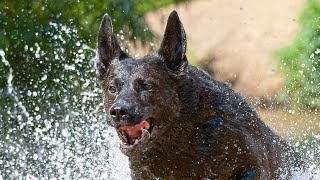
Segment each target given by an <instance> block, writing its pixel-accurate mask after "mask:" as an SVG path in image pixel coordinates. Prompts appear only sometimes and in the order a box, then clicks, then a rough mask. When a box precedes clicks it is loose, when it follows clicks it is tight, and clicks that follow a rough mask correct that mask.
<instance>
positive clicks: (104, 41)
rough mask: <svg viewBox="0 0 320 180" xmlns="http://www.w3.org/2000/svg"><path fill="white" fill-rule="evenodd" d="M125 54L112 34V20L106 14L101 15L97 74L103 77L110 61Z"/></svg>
mask: <svg viewBox="0 0 320 180" xmlns="http://www.w3.org/2000/svg"><path fill="white" fill-rule="evenodd" d="M123 55H125V54H124V53H123V51H122V50H121V48H120V46H119V44H118V42H117V39H116V37H115V36H114V34H113V27H112V22H111V19H110V17H109V15H108V14H105V15H104V16H103V20H102V22H101V25H100V29H99V34H98V58H99V59H98V62H97V69H98V76H99V78H100V79H103V76H104V74H105V72H106V71H107V68H108V66H109V64H110V62H111V61H112V60H113V59H115V58H120V56H123Z"/></svg>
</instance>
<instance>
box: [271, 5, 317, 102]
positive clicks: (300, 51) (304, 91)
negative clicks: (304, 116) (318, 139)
mask: <svg viewBox="0 0 320 180" xmlns="http://www.w3.org/2000/svg"><path fill="white" fill-rule="evenodd" d="M299 24H300V31H299V33H298V34H297V36H296V37H295V39H294V41H293V43H292V44H291V45H290V46H289V47H286V48H284V49H281V50H279V51H278V52H277V54H276V55H277V57H278V58H279V60H280V68H281V70H282V72H283V74H284V75H285V81H284V85H285V87H284V89H283V91H282V93H281V95H280V96H279V97H280V98H279V99H280V100H281V101H288V100H289V101H290V102H291V103H292V104H294V105H295V106H296V107H307V108H320V1H318V0H308V1H307V2H306V7H305V9H304V10H303V11H302V14H301V16H300V18H299Z"/></svg>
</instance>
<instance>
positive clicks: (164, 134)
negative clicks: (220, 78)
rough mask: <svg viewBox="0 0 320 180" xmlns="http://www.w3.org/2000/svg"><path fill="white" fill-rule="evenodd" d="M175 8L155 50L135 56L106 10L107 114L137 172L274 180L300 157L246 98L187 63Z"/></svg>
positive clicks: (142, 175)
mask: <svg viewBox="0 0 320 180" xmlns="http://www.w3.org/2000/svg"><path fill="white" fill-rule="evenodd" d="M185 53H186V35H185V32H184V29H183V26H182V24H181V22H180V20H179V18H178V15H177V13H176V12H172V13H171V15H170V16H169V19H168V24H167V28H166V32H165V35H164V39H163V42H162V45H161V48H160V50H159V52H158V53H157V54H153V55H148V56H146V57H144V58H142V59H139V60H136V59H133V58H130V57H129V56H128V55H126V54H125V53H124V52H123V51H122V50H121V49H120V47H119V45H118V44H117V41H116V39H115V37H114V35H113V33H112V24H111V20H110V18H109V17H108V16H105V17H104V20H103V21H102V23H101V27H100V31H99V37H98V54H99V61H98V63H97V68H98V73H99V78H100V80H101V84H102V87H103V91H104V103H105V108H106V112H107V114H106V115H107V120H108V123H109V124H110V125H111V126H114V127H115V128H116V130H117V132H118V134H119V137H120V139H121V141H122V143H121V146H120V149H121V150H122V152H123V153H124V154H126V155H127V156H128V157H129V161H130V168H131V170H132V177H133V178H134V179H154V178H157V177H158V178H168V179H188V178H191V179H205V178H209V179H248V180H249V179H279V178H280V175H281V174H284V173H286V172H285V171H286V170H288V173H287V174H288V175H290V172H289V170H290V167H293V165H294V164H296V165H298V162H299V161H298V159H297V158H296V155H295V154H294V152H293V151H292V150H291V149H290V147H289V146H288V145H287V143H286V142H285V141H283V140H282V139H281V138H280V137H278V136H276V135H275V134H274V133H273V132H272V131H271V130H270V129H269V128H268V127H267V126H266V125H265V124H264V123H263V122H262V121H261V120H260V119H259V118H258V116H257V114H256V112H255V111H254V110H253V109H252V108H251V107H250V106H249V105H248V104H247V102H246V101H245V100H244V99H243V98H242V97H241V96H240V95H238V94H237V93H235V92H233V90H231V89H229V88H228V87H227V86H225V85H223V84H222V83H219V82H217V81H214V80H213V79H212V78H211V77H210V76H209V75H208V74H206V73H205V72H203V71H201V70H199V69H197V68H195V67H193V66H191V65H189V64H188V62H187V57H186V56H185Z"/></svg>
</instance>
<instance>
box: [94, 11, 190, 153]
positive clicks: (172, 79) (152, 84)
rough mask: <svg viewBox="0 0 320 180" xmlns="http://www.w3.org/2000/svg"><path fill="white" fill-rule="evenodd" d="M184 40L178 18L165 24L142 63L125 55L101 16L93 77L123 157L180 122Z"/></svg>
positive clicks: (172, 17)
mask: <svg viewBox="0 0 320 180" xmlns="http://www.w3.org/2000/svg"><path fill="white" fill-rule="evenodd" d="M185 53H186V35H185V31H184V29H183V26H182V24H181V22H180V19H179V17H178V14H177V13H176V12H175V11H173V12H172V13H171V14H170V16H169V18H168V22H167V27H166V30H165V34H164V38H163V41H162V44H161V47H160V49H159V51H158V53H156V54H152V55H147V56H145V57H143V58H141V59H134V58H131V57H130V56H129V55H127V54H125V53H124V52H123V51H122V50H121V48H120V46H119V44H118V43H117V40H116V38H115V36H114V34H113V28H112V23H111V19H110V17H109V16H108V15H107V14H106V15H105V16H104V17H103V20H102V22H101V26H100V30H99V34H98V58H99V59H98V61H97V72H98V77H99V79H100V81H101V84H102V88H103V93H104V106H105V111H106V117H107V121H108V124H109V125H111V126H113V127H115V128H116V130H117V132H118V135H119V137H120V139H121V142H122V143H121V149H122V151H123V152H124V153H125V154H129V153H130V152H133V151H144V150H146V149H148V148H149V147H150V146H152V145H155V144H157V143H158V144H159V143H160V142H161V141H163V140H162V139H161V138H168V137H166V135H165V133H166V132H168V131H169V130H170V129H171V128H173V127H174V125H173V124H177V123H178V122H175V120H177V118H179V117H180V112H181V108H182V106H181V99H180V94H179V93H180V91H179V86H181V84H179V82H181V79H182V78H183V77H184V74H185V71H186V68H187V66H188V62H187V58H186V55H185Z"/></svg>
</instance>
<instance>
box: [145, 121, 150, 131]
mask: <svg viewBox="0 0 320 180" xmlns="http://www.w3.org/2000/svg"><path fill="white" fill-rule="evenodd" d="M144 128H145V129H146V130H149V128H150V123H148V122H147V125H146V126H145V127H144Z"/></svg>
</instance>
